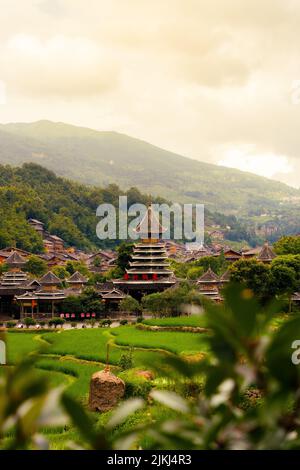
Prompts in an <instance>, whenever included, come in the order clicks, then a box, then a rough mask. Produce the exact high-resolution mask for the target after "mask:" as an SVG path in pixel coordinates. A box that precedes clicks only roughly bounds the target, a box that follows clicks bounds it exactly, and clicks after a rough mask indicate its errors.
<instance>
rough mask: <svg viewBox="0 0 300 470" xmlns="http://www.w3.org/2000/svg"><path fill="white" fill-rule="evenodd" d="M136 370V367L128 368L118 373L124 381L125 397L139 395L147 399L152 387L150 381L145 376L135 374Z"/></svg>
mask: <svg viewBox="0 0 300 470" xmlns="http://www.w3.org/2000/svg"><path fill="white" fill-rule="evenodd" d="M137 372H138V369H130V370H127V371H125V372H121V373H120V374H119V377H120V378H121V379H122V380H124V382H125V398H131V397H141V398H144V399H147V398H148V395H149V393H150V391H151V389H152V383H151V381H150V380H148V379H146V378H145V377H143V376H140V375H137Z"/></svg>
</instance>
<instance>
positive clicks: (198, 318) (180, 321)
mask: <svg viewBox="0 0 300 470" xmlns="http://www.w3.org/2000/svg"><path fill="white" fill-rule="evenodd" d="M143 323H144V324H145V325H151V326H192V327H197V326H200V327H205V318H204V316H202V315H192V316H190V317H163V318H151V319H149V320H144V321H143Z"/></svg>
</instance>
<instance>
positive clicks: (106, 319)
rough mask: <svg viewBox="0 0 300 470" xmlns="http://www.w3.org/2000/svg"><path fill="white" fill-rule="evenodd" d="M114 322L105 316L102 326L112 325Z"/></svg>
mask: <svg viewBox="0 0 300 470" xmlns="http://www.w3.org/2000/svg"><path fill="white" fill-rule="evenodd" d="M111 324H112V321H111V320H110V319H109V318H105V319H104V320H102V322H101V325H102V326H110V325H111Z"/></svg>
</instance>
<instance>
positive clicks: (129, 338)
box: [112, 326, 207, 354]
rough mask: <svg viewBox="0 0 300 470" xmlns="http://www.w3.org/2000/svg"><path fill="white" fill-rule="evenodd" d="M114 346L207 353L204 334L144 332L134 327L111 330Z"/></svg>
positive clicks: (184, 352) (177, 352)
mask: <svg viewBox="0 0 300 470" xmlns="http://www.w3.org/2000/svg"><path fill="white" fill-rule="evenodd" d="M112 333H113V334H114V335H115V336H116V344H119V345H122V346H133V347H138V348H145V349H148V348H149V349H162V350H165V351H169V352H172V353H175V354H196V353H199V352H206V351H207V342H206V338H207V336H206V334H204V333H182V332H174V331H155V332H154V331H146V330H139V329H137V328H135V327H134V326H127V327H121V328H116V329H114V330H112Z"/></svg>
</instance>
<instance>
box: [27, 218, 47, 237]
mask: <svg viewBox="0 0 300 470" xmlns="http://www.w3.org/2000/svg"><path fill="white" fill-rule="evenodd" d="M28 223H29V225H30V226H31V227H32V228H33V229H34V230H35V231H36V232H37V233H38V234H39V235H40V236H41V237H42V238H44V231H45V229H44V224H43V222H41V221H40V220H37V219H28Z"/></svg>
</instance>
